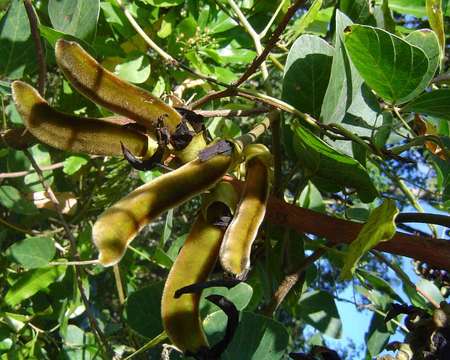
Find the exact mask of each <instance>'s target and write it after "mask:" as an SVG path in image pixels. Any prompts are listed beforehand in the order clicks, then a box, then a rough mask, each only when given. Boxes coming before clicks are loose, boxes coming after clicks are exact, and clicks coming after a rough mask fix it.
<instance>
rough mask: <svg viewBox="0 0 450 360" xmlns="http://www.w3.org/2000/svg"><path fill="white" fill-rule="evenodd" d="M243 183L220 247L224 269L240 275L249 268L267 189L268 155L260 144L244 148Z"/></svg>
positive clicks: (270, 157)
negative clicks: (239, 198)
mask: <svg viewBox="0 0 450 360" xmlns="http://www.w3.org/2000/svg"><path fill="white" fill-rule="evenodd" d="M244 156H245V167H246V174H245V185H244V189H243V192H242V195H241V200H240V203H239V205H238V208H237V212H236V214H235V216H234V218H233V220H232V221H231V224H230V225H229V226H228V228H227V231H226V233H225V236H224V239H223V242H222V246H221V248H220V263H221V265H222V267H223V269H224V270H226V271H227V272H229V273H231V274H233V275H235V276H236V277H237V278H239V279H242V278H244V277H245V275H246V273H247V271H248V270H249V268H250V251H251V247H252V244H253V241H254V240H255V239H256V235H257V234H258V229H259V227H260V225H261V223H262V221H263V219H264V215H265V213H266V205H267V200H268V197H269V193H270V177H271V164H272V156H271V154H270V152H269V150H268V149H267V148H266V147H265V146H264V145H260V144H253V145H249V146H247V147H246V148H245V149H244Z"/></svg>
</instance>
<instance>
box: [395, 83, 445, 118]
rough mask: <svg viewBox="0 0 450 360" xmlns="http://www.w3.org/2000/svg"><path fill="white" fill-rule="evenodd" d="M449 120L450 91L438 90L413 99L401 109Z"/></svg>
mask: <svg viewBox="0 0 450 360" xmlns="http://www.w3.org/2000/svg"><path fill="white" fill-rule="evenodd" d="M403 110H404V111H407V112H417V113H421V114H427V115H431V116H437V117H440V118H443V119H447V120H450V89H438V90H435V91H432V92H429V93H425V94H423V95H421V96H419V97H418V98H416V99H414V100H413V101H411V102H410V103H408V105H406V106H405V108H404V109H403Z"/></svg>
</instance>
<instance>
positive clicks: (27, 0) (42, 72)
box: [23, 0, 47, 96]
mask: <svg viewBox="0 0 450 360" xmlns="http://www.w3.org/2000/svg"><path fill="white" fill-rule="evenodd" d="M23 4H24V5H25V10H26V11H27V16H28V20H29V22H30V29H31V36H32V37H33V41H34V46H35V48H36V56H37V60H38V68H39V78H38V90H39V93H40V94H41V95H42V96H44V95H45V82H46V77H47V64H46V62H45V54H44V48H43V47H42V42H41V36H40V34H39V19H38V17H37V14H36V11H35V10H34V8H33V5H32V4H31V0H24V2H23Z"/></svg>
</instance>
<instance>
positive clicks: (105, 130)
mask: <svg viewBox="0 0 450 360" xmlns="http://www.w3.org/2000/svg"><path fill="white" fill-rule="evenodd" d="M11 88H12V95H13V99H14V102H15V104H16V107H17V110H18V111H19V113H20V115H21V116H22V119H23V121H24V123H25V126H26V127H27V129H28V130H29V131H30V133H31V134H32V135H34V136H35V137H36V138H37V139H38V140H39V141H41V142H43V143H45V144H48V145H50V146H53V147H55V148H57V149H61V150H68V151H73V152H83V153H88V154H95V155H121V154H122V149H121V146H120V143H121V142H122V143H123V144H124V145H125V146H126V147H127V148H129V149H130V150H131V151H132V152H133V153H134V154H138V155H140V156H143V155H145V154H146V152H147V146H148V141H149V139H148V137H147V136H146V135H144V134H141V133H139V132H137V131H134V130H131V129H128V128H126V127H124V126H120V125H117V124H114V123H111V122H108V121H103V120H100V119H95V118H82V117H77V116H73V115H69V114H64V113H62V112H59V111H56V110H55V109H53V108H52V107H51V106H50V105H49V104H48V103H47V101H45V99H43V98H42V97H41V96H40V95H39V93H38V92H37V90H36V89H34V88H33V87H32V86H30V85H28V84H26V83H24V82H22V81H14V82H13V83H12V85H11Z"/></svg>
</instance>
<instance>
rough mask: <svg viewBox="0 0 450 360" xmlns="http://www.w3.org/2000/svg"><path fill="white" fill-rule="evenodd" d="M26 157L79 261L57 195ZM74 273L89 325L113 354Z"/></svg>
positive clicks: (40, 171) (27, 152)
mask: <svg viewBox="0 0 450 360" xmlns="http://www.w3.org/2000/svg"><path fill="white" fill-rule="evenodd" d="M23 152H24V154H25V156H26V157H27V158H28V160H29V161H30V163H31V166H32V167H33V169H34V170H35V171H36V173H37V175H38V177H39V181H40V182H41V184H42V186H43V187H44V189H45V191H46V192H47V194H48V196H49V198H50V200H51V201H52V202H53V204H54V205H55V209H56V211H57V214H58V217H59V220H60V221H61V224H62V225H63V227H64V230H65V232H66V235H67V237H68V238H69V241H70V255H71V260H79V255H78V252H77V248H76V245H77V244H76V240H75V237H74V236H73V234H72V231H71V230H70V228H69V225H68V224H67V222H66V219H64V216H63V214H62V212H61V205H60V203H59V201H58V199H57V198H56V196H55V193H54V192H53V190H52V188H51V187H50V185H49V184H48V183H47V182H46V181H45V178H44V174H43V173H42V170H41V168H40V167H39V165H38V163H37V162H36V160H35V159H34V157H33V155H32V154H31V152H30V151H29V150H27V149H25V150H23ZM74 271H75V278H76V282H77V287H78V290H79V292H80V296H81V299H82V301H83V304H84V306H85V309H86V314H87V317H88V319H89V323H90V325H91V328H92V330H93V332H94V334H96V336H97V337H98V339H99V342H100V344H101V346H102V350H103V351H104V352H105V354H104V355H110V354H112V350H111V348H110V346H109V344H108V342H107V340H106V337H105V335H104V334H103V332H102V330H101V329H100V327H99V325H98V323H97V320H96V319H95V317H94V315H93V314H92V312H91V310H90V304H89V300H88V298H87V297H86V294H85V292H84V288H83V283H82V282H81V274H80V269H79V268H78V267H77V266H74Z"/></svg>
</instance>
